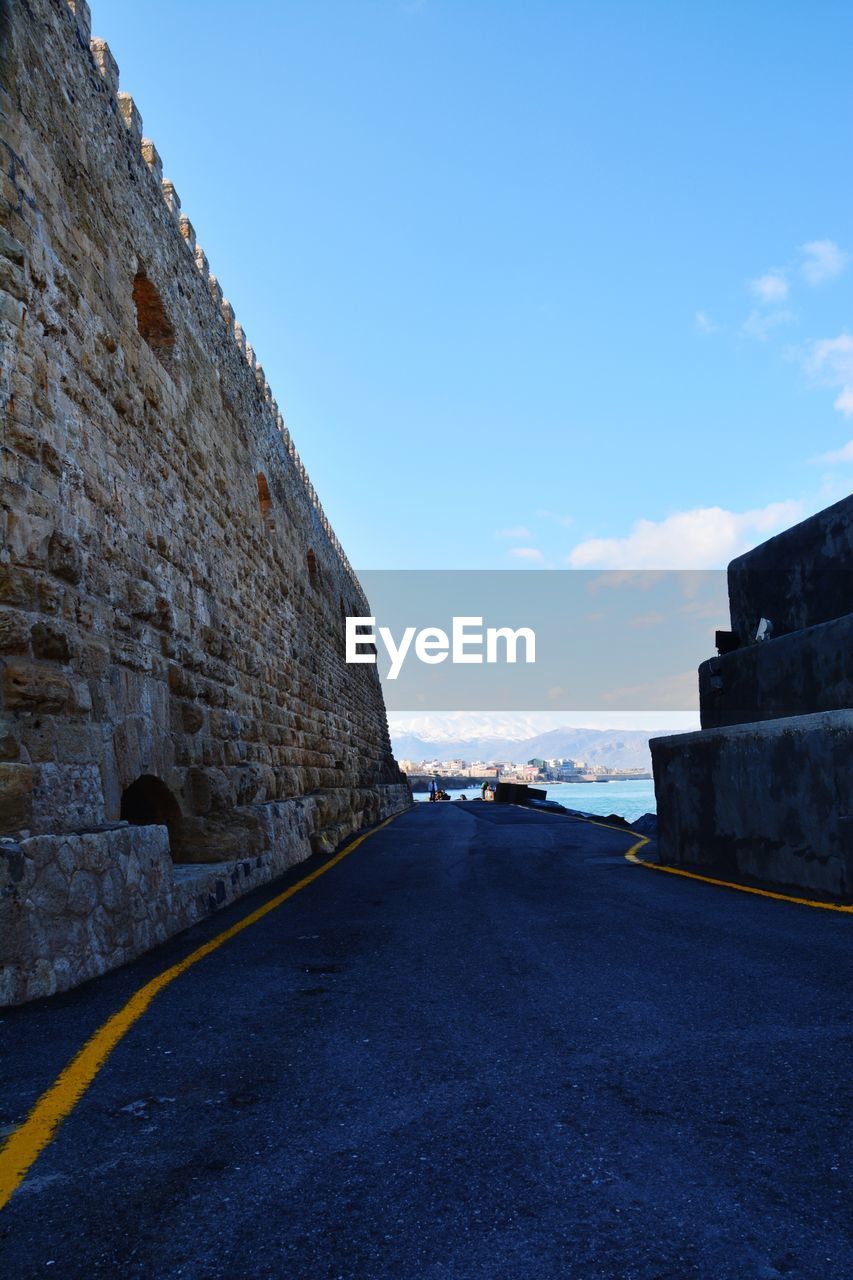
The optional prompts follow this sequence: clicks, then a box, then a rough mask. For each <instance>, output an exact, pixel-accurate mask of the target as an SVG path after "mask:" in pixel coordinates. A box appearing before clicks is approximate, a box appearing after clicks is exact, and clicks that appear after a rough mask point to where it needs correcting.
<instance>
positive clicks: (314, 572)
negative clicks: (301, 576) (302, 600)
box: [305, 547, 320, 591]
mask: <svg viewBox="0 0 853 1280" xmlns="http://www.w3.org/2000/svg"><path fill="white" fill-rule="evenodd" d="M305 560H306V563H307V565H308V580H309V582H310V583H311V586H312V587H313V588H314V590H315V591H316V590H317V588H318V587H319V585H320V570H319V569H318V568H317V557H316V556H315V554H314V548H313V547H309V548H308V554H307V555H306V557H305Z"/></svg>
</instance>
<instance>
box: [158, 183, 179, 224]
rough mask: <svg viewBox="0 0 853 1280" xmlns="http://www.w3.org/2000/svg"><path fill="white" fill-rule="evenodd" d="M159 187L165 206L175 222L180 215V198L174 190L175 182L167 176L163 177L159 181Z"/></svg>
mask: <svg viewBox="0 0 853 1280" xmlns="http://www.w3.org/2000/svg"><path fill="white" fill-rule="evenodd" d="M160 189H161V190H162V192H163V200H164V202H165V205H166V208H167V209H168V210H169V212H170V213H171V215H172V217H173V218H174V219H175V221H176V222H178V221H179V220H180V216H181V198H180V196H179V195H178V193H177V191H176V190H175V184H174V182H172V181H171V180H170V179H169V178H163V179H162V181H161V183H160Z"/></svg>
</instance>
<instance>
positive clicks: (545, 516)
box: [536, 510, 575, 529]
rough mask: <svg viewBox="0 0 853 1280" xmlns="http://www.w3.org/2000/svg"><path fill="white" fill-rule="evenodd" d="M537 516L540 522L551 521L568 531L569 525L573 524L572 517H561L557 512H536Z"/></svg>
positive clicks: (573, 519)
mask: <svg viewBox="0 0 853 1280" xmlns="http://www.w3.org/2000/svg"><path fill="white" fill-rule="evenodd" d="M536 514H537V516H539V518H540V519H541V520H553V521H554V523H555V524H558V525H560V526H561V527H562V528H563V529H568V527H569V525H570V524H574V522H575V518H574V516H561V515H560V513H559V512H558V511H545V510H541V511H537V512H536Z"/></svg>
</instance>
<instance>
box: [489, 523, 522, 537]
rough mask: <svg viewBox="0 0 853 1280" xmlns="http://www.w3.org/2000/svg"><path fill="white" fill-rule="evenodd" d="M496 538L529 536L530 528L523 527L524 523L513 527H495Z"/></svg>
mask: <svg viewBox="0 0 853 1280" xmlns="http://www.w3.org/2000/svg"><path fill="white" fill-rule="evenodd" d="M495 537H496V538H529V537H530V530H529V529H525V527H524V525H518V526H517V527H516V528H515V529H496V530H495Z"/></svg>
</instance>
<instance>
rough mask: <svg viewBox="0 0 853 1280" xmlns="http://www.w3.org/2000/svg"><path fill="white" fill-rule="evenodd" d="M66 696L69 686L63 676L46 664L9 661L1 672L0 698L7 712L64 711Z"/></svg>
mask: <svg viewBox="0 0 853 1280" xmlns="http://www.w3.org/2000/svg"><path fill="white" fill-rule="evenodd" d="M70 695H71V685H70V683H69V681H68V678H67V676H64V675H63V674H62V673H61V672H59V671H55V670H53V669H51V668H50V667H37V666H34V665H33V664H32V663H19V662H15V663H11V662H10V663H8V664H7V665H6V669H5V671H4V672H3V698H4V703H5V706H6V710H7V711H28V712H33V713H35V712H41V713H47V712H60V711H64V710H65V709H66V708H67V706H68V701H69V698H70Z"/></svg>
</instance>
